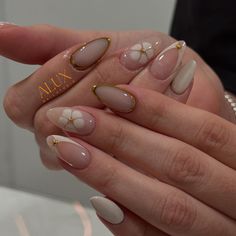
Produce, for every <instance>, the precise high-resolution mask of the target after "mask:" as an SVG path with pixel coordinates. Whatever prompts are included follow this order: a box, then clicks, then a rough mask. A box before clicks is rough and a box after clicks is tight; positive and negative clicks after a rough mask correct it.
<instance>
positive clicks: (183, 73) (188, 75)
mask: <svg viewBox="0 0 236 236" xmlns="http://www.w3.org/2000/svg"><path fill="white" fill-rule="evenodd" d="M196 66H197V63H196V61H194V60H191V61H189V62H188V63H187V64H185V65H184V66H183V67H182V68H181V69H180V71H179V72H178V74H177V75H176V77H175V79H174V80H173V82H172V84H171V89H172V90H173V91H174V92H175V93H176V94H182V93H184V92H185V90H186V89H187V88H188V87H189V86H190V84H191V83H192V81H193V79H194V74H195V70H196Z"/></svg>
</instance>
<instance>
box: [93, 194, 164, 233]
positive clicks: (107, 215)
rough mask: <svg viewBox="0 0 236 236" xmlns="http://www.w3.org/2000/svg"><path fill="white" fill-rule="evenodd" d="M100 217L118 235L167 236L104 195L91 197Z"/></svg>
mask: <svg viewBox="0 0 236 236" xmlns="http://www.w3.org/2000/svg"><path fill="white" fill-rule="evenodd" d="M90 201H91V203H92V206H93V207H94V208H95V210H96V212H97V215H98V217H99V219H100V220H101V221H102V223H103V224H105V225H106V227H107V228H108V229H109V230H110V231H111V232H112V233H113V234H114V235H116V236H123V235H136V236H166V235H167V234H165V233H163V232H161V231H160V230H158V229H157V228H155V227H153V226H152V225H150V224H148V223H147V222H145V221H144V220H142V219H141V218H139V217H138V216H136V215H135V214H133V213H132V212H130V211H129V210H128V209H125V208H124V207H123V208H122V209H121V208H120V207H119V206H118V205H117V204H116V203H115V202H113V201H111V200H110V199H107V198H104V197H92V198H90Z"/></svg>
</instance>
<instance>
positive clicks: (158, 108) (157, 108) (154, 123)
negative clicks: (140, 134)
mask: <svg viewBox="0 0 236 236" xmlns="http://www.w3.org/2000/svg"><path fill="white" fill-rule="evenodd" d="M147 99H148V98H145V99H143V101H140V102H142V109H143V112H144V114H149V117H148V118H149V120H148V123H149V127H152V128H153V129H154V130H155V129H157V130H158V126H159V124H160V123H161V122H162V121H165V120H166V118H167V117H168V113H169V109H170V104H169V102H167V101H166V100H163V99H162V98H161V97H160V99H159V100H157V101H155V102H154V103H153V101H150V102H148V101H147V102H146V100H147Z"/></svg>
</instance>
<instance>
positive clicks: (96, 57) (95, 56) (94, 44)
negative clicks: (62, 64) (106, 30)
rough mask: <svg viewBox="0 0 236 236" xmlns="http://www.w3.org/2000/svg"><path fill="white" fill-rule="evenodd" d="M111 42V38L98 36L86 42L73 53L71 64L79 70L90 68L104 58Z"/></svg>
mask: <svg viewBox="0 0 236 236" xmlns="http://www.w3.org/2000/svg"><path fill="white" fill-rule="evenodd" d="M110 42H111V40H110V38H98V39H95V40H92V41H90V42H88V43H86V44H85V45H83V46H82V47H80V48H79V49H77V50H76V51H75V52H74V53H73V54H72V55H71V58H70V62H71V64H72V65H73V67H74V68H76V69H77V70H86V69H88V68H89V67H91V66H93V65H95V64H96V63H98V62H99V61H100V60H101V59H102V57H103V56H104V55H105V53H106V52H107V50H108V48H109V46H110Z"/></svg>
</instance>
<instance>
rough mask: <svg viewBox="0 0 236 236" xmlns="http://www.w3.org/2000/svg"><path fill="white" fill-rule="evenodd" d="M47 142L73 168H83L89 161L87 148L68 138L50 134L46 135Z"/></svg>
mask: <svg viewBox="0 0 236 236" xmlns="http://www.w3.org/2000/svg"><path fill="white" fill-rule="evenodd" d="M47 144H48V146H49V148H50V149H51V150H52V151H54V152H55V153H56V154H57V155H58V158H59V159H60V160H61V161H63V162H65V163H66V164H68V165H69V166H71V167H72V168H74V169H79V170H80V169H84V168H86V167H87V166H88V165H89V163H90V159H91V158H90V154H89V152H88V150H87V149H86V148H85V147H83V146H82V145H80V144H78V143H76V142H74V141H73V140H71V139H69V138H66V137H63V136H59V135H51V136H48V137H47Z"/></svg>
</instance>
